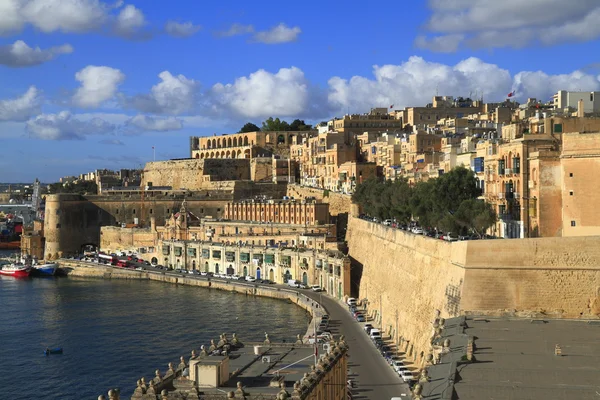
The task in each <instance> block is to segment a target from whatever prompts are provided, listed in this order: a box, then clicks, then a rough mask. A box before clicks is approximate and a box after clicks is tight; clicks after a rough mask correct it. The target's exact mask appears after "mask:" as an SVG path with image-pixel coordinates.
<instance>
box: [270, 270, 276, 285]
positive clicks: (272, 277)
mask: <svg viewBox="0 0 600 400" xmlns="http://www.w3.org/2000/svg"><path fill="white" fill-rule="evenodd" d="M269 280H270V281H271V282H275V271H274V270H273V268H271V269H270V270H269Z"/></svg>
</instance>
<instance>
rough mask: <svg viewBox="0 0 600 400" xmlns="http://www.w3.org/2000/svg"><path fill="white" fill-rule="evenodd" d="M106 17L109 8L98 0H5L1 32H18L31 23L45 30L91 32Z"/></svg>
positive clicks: (1, 9)
mask: <svg viewBox="0 0 600 400" xmlns="http://www.w3.org/2000/svg"><path fill="white" fill-rule="evenodd" d="M106 20H107V7H106V5H105V4H104V3H102V2H100V1H99V0H29V1H25V0H3V1H1V2H0V35H8V34H12V33H15V32H19V31H21V30H22V29H23V26H24V25H26V24H31V25H32V26H34V27H35V28H37V29H39V30H41V31H42V32H45V33H48V32H56V31H61V32H75V33H81V32H89V31H92V30H95V29H99V28H100V27H101V26H102V24H104V23H105V22H106Z"/></svg>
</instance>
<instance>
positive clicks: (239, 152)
mask: <svg viewBox="0 0 600 400" xmlns="http://www.w3.org/2000/svg"><path fill="white" fill-rule="evenodd" d="M241 157H242V151H241V150H238V151H237V158H241Z"/></svg>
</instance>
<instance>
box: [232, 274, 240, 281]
mask: <svg viewBox="0 0 600 400" xmlns="http://www.w3.org/2000/svg"><path fill="white" fill-rule="evenodd" d="M240 278H241V276H239V275H235V274H234V275H231V279H233V280H234V281H239V280H240Z"/></svg>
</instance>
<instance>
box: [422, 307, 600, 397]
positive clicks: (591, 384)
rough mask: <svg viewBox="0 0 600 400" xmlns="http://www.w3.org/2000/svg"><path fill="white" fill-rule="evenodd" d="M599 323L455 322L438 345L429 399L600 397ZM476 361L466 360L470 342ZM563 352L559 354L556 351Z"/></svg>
mask: <svg viewBox="0 0 600 400" xmlns="http://www.w3.org/2000/svg"><path fill="white" fill-rule="evenodd" d="M599 337H600V321H573V320H550V319H549V320H531V319H527V320H523V319H519V320H511V319H497V318H471V317H468V318H465V317H459V318H452V319H449V320H448V321H446V323H445V327H444V330H443V331H442V334H441V338H440V339H438V343H442V342H443V341H444V340H445V339H449V340H450V351H449V352H448V353H447V354H444V355H442V358H441V363H440V364H436V365H433V366H431V367H429V368H428V373H429V376H430V381H429V382H428V383H425V384H424V385H423V395H424V396H425V397H426V398H428V399H440V400H441V399H460V400H471V399H473V400H482V399H553V400H561V399H574V398H575V399H597V398H599V397H598V393H600V386H599V382H600V381H599V379H598V377H600V340H598V338H599ZM471 338H472V339H473V340H474V346H473V357H474V358H473V361H472V362H468V361H466V354H467V351H466V349H467V347H468V343H469V341H470V339H471ZM557 347H558V348H559V351H558V352H559V353H560V354H558V355H557V354H556V353H555V352H556V349H557Z"/></svg>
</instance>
